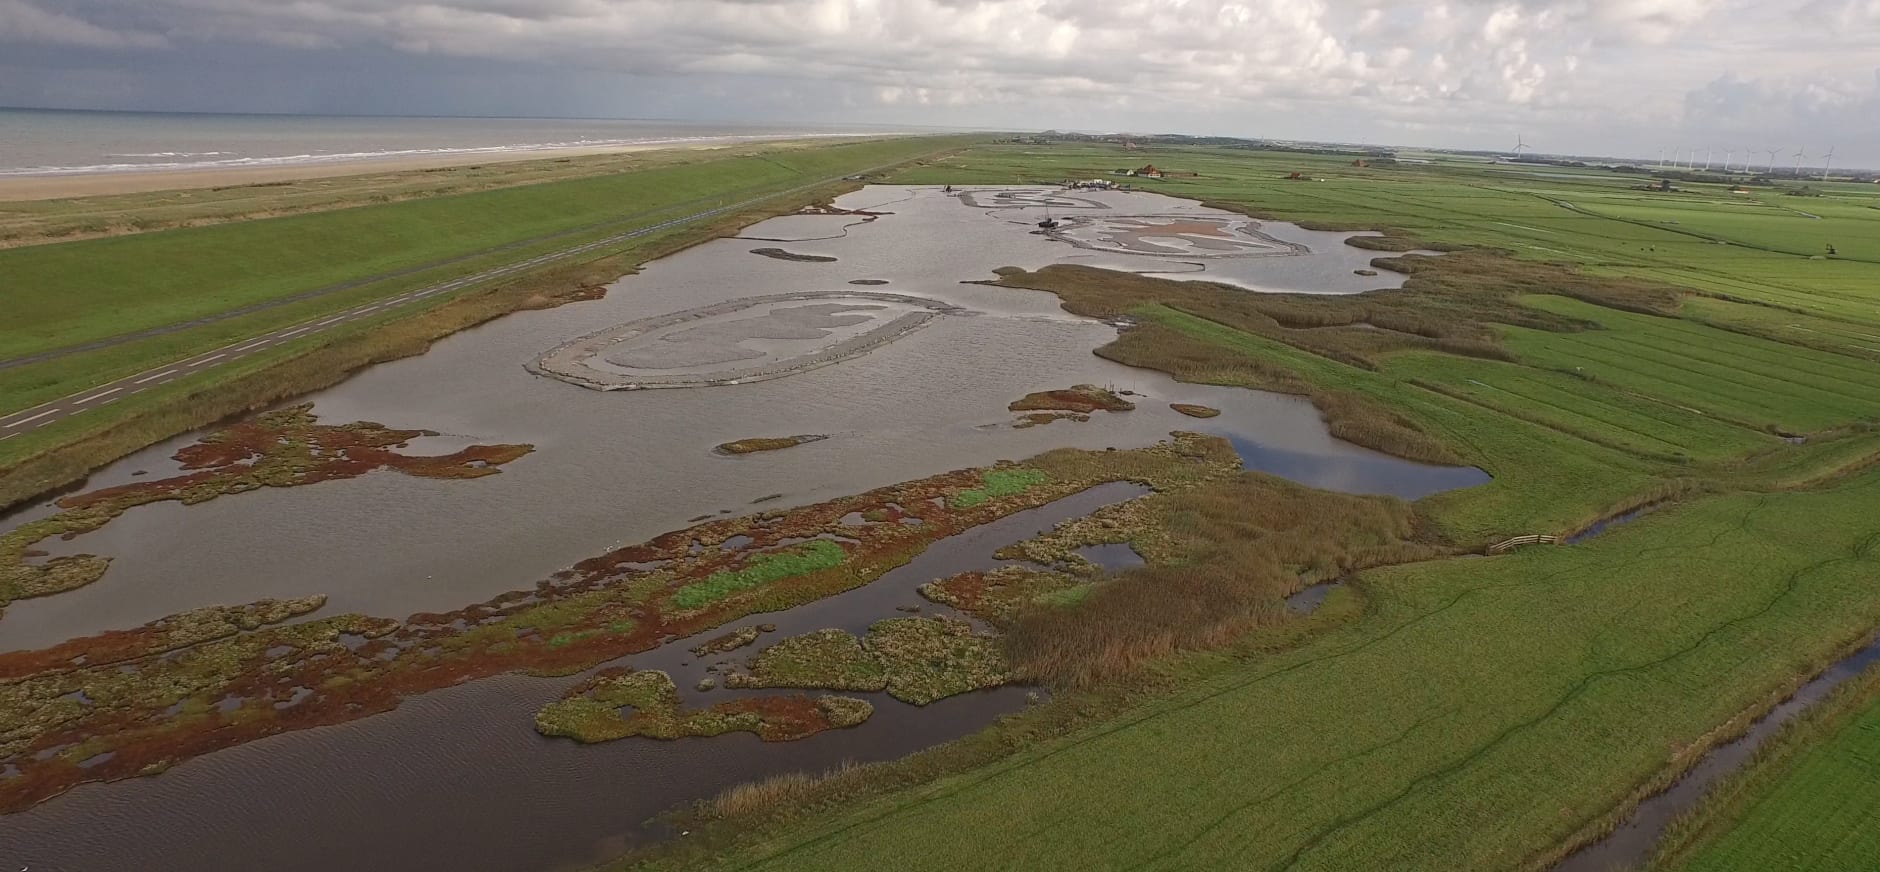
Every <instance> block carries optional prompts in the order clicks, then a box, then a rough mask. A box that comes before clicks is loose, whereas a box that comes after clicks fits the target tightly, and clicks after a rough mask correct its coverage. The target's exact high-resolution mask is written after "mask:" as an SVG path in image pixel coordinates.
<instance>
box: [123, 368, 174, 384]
mask: <svg viewBox="0 0 1880 872" xmlns="http://www.w3.org/2000/svg"><path fill="white" fill-rule="evenodd" d="M175 374H176V370H173V369H166V370H164V371H162V372H160V373H157V374H155V375H147V376H144V377H143V378H140V379H138V380H136V381H134V382H131V384H134V385H140V384H143V383H144V382H147V381H154V380H156V379H160V378H162V377H164V376H166V375H175Z"/></svg>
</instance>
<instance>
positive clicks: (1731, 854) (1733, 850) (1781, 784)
mask: <svg viewBox="0 0 1880 872" xmlns="http://www.w3.org/2000/svg"><path fill="white" fill-rule="evenodd" d="M1877 687H1880V672H1873V671H1870V672H1869V673H1868V674H1866V675H1864V676H1857V677H1856V678H1854V679H1853V680H1852V681H1851V682H1850V686H1849V687H1848V688H1846V690H1851V691H1853V692H1852V693H1846V692H1845V691H1844V692H1843V693H1840V694H1837V695H1836V696H1835V697H1831V698H1830V699H1829V700H1828V701H1827V702H1825V703H1823V704H1822V708H1823V709H1825V711H1823V712H1822V713H1821V714H1820V715H1816V714H1815V713H1810V714H1809V715H1807V716H1804V717H1803V719H1802V721H1801V723H1800V724H1798V725H1797V726H1796V727H1795V728H1794V729H1793V730H1791V731H1790V732H1789V733H1788V734H1787V735H1783V736H1779V737H1777V738H1776V739H1774V740H1772V744H1774V745H1775V746H1776V747H1775V750H1774V751H1773V752H1771V753H1772V754H1773V755H1774V756H1775V758H1776V759H1773V760H1771V759H1768V757H1767V755H1759V756H1764V759H1762V760H1759V761H1757V762H1756V763H1755V764H1753V765H1752V766H1751V768H1750V769H1749V771H1748V772H1747V773H1745V775H1746V776H1747V777H1746V779H1745V780H1744V782H1743V786H1744V789H1743V791H1742V792H1741V794H1740V795H1737V796H1733V797H1731V798H1730V800H1728V801H1724V802H1721V803H1716V804H1714V806H1713V807H1707V808H1705V809H1704V810H1703V811H1702V812H1700V813H1699V814H1697V815H1696V816H1695V819H1694V820H1693V821H1692V823H1698V824H1710V825H1712V826H1713V827H1714V828H1715V829H1716V832H1714V833H1713V834H1712V835H1713V838H1711V839H1710V840H1708V841H1700V842H1699V843H1698V844H1697V845H1696V846H1695V848H1694V849H1693V850H1691V851H1689V852H1688V853H1687V854H1685V855H1684V859H1682V860H1680V861H1674V862H1669V863H1662V864H1657V865H1654V866H1653V867H1652V868H1653V869H1677V870H1681V872H1761V870H1765V869H1784V870H1791V872H1841V870H1849V869H1874V868H1880V827H1875V826H1873V822H1874V821H1875V820H1880V693H1876V692H1875V690H1876V688H1877Z"/></svg>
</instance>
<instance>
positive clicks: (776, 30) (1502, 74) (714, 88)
mask: <svg viewBox="0 0 1880 872" xmlns="http://www.w3.org/2000/svg"><path fill="white" fill-rule="evenodd" d="M33 2H37V3H40V4H42V6H43V5H44V4H46V3H48V2H50V0H33ZM66 2H68V3H71V4H77V5H81V6H82V8H83V9H85V10H86V14H85V15H84V16H80V15H78V14H76V13H70V14H68V13H52V12H48V11H46V10H45V9H44V8H41V6H34V5H31V4H30V3H29V2H27V0H0V33H11V34H13V38H14V39H16V40H25V41H29V42H30V41H39V42H45V43H60V44H83V45H89V46H94V47H98V48H109V47H128V46H138V45H150V44H155V43H154V42H152V41H153V40H162V39H165V38H166V37H165V36H156V35H155V34H167V39H169V40H170V41H171V42H173V43H177V44H179V45H180V44H183V43H197V44H200V45H204V46H212V45H240V44H244V43H246V44H254V45H267V46H273V47H278V48H289V49H299V50H302V51H305V52H309V53H316V52H327V53H336V54H338V55H343V54H344V53H347V52H351V53H354V54H358V53H370V52H381V53H383V52H391V53H404V54H408V55H413V56H421V57H425V58H433V59H476V60H486V61H489V62H490V63H491V64H492V65H493V68H495V69H502V68H505V67H503V65H511V66H514V67H516V68H518V69H520V68H524V67H526V68H527V69H529V70H532V71H539V70H540V69H543V68H550V69H558V70H561V71H562V72H563V74H564V75H566V76H568V77H571V78H573V77H583V76H588V75H590V74H595V73H598V74H613V75H626V76H657V77H659V78H660V79H661V81H662V82H666V83H669V84H670V85H671V86H674V87H683V86H684V84H683V83H684V82H685V81H687V80H688V79H690V80H694V81H696V82H697V83H698V84H697V86H696V87H697V88H698V89H699V92H700V93H701V95H704V94H708V93H728V92H736V91H737V90H739V88H740V87H742V88H746V89H749V90H752V91H756V92H763V93H770V92H774V93H775V94H777V95H779V98H780V99H781V98H782V97H784V96H788V97H789V98H790V99H792V100H811V101H813V100H815V99H817V95H818V94H825V95H827V96H826V97H825V98H824V99H826V101H827V103H828V104H829V105H830V106H832V107H838V106H840V107H847V108H848V109H850V110H851V114H852V115H854V116H856V117H857V118H858V119H860V120H867V119H868V118H869V117H870V115H871V113H881V114H883V116H884V117H885V116H893V117H897V118H904V117H912V116H908V115H906V114H905V113H906V112H909V111H912V110H913V109H922V110H924V111H929V112H932V113H934V116H933V118H932V120H934V121H936V122H939V123H982V124H1006V125H1014V126H1029V127H1045V126H1059V127H1085V128H1089V127H1097V128H1105V127H1126V126H1134V125H1138V124H1142V123H1157V124H1163V125H1166V126H1170V127H1185V128H1187V129H1198V130H1205V131H1208V132H1241V133H1249V134H1260V133H1267V132H1272V133H1276V134H1278V135H1288V136H1309V135H1312V131H1311V130H1309V129H1306V128H1308V127H1311V126H1313V125H1316V124H1324V125H1325V127H1326V131H1327V132H1326V133H1324V134H1323V135H1325V136H1327V137H1330V136H1334V135H1350V133H1349V132H1350V131H1353V130H1365V129H1373V130H1376V131H1377V132H1378V133H1380V134H1381V133H1385V132H1388V131H1402V130H1417V131H1427V132H1428V134H1427V136H1428V140H1429V141H1432V142H1440V141H1443V139H1444V137H1445V131H1449V132H1450V135H1452V138H1453V135H1460V134H1468V135H1470V136H1477V135H1482V133H1483V132H1484V131H1494V134H1493V138H1494V139H1495V140H1496V141H1499V140H1500V139H1502V138H1504V136H1503V134H1505V133H1509V132H1512V131H1515V130H1517V129H1521V130H1526V131H1528V132H1530V133H1534V132H1536V131H1537V130H1539V131H1545V130H1548V129H1550V128H1551V129H1553V130H1556V131H1558V135H1557V136H1556V137H1554V139H1555V141H1556V142H1558V143H1559V145H1558V147H1560V148H1563V149H1564V148H1571V147H1582V148H1584V147H1587V145H1590V143H1588V144H1585V145H1582V144H1580V143H1583V142H1584V140H1585V138H1586V137H1587V135H1588V131H1589V130H1592V129H1598V128H1605V129H1609V130H1614V131H1623V130H1631V131H1632V133H1633V134H1634V135H1645V134H1648V133H1656V132H1662V131H1663V129H1664V127H1665V125H1666V124H1668V123H1685V124H1690V125H1699V126H1702V125H1708V124H1710V120H1711V119H1713V118H1717V117H1721V116H1722V115H1723V112H1722V109H1720V108H1717V107H1712V108H1704V107H1705V106H1707V105H1709V104H1705V103H1704V101H1705V100H1711V99H1713V98H1714V95H1709V92H1710V91H1711V90H1716V89H1721V90H1723V91H1729V90H1730V89H1731V88H1736V87H1738V86H1737V85H1736V84H1732V83H1740V82H1747V81H1751V80H1756V81H1762V82H1765V86H1766V87H1767V88H1768V89H1773V90H1771V91H1770V94H1779V95H1780V96H1769V95H1767V94H1765V95H1763V96H1759V97H1757V98H1756V99H1757V100H1758V101H1760V102H1759V104H1758V105H1761V106H1763V107H1764V108H1762V109H1761V110H1759V111H1758V112H1756V113H1747V114H1740V115H1733V116H1732V117H1733V118H1734V119H1735V120H1733V121H1731V122H1730V123H1731V124H1733V125H1747V124H1753V123H1755V119H1756V118H1758V117H1768V116H1769V115H1770V114H1772V113H1778V109H1777V108H1773V104H1780V110H1779V114H1781V115H1782V117H1784V118H1798V119H1804V121H1797V122H1796V123H1825V122H1823V120H1822V119H1824V118H1825V117H1827V116H1829V115H1831V114H1832V111H1833V109H1832V107H1837V106H1839V107H1845V106H1862V105H1866V104H1862V103H1861V102H1860V100H1861V99H1862V98H1861V97H1860V95H1861V94H1862V93H1866V92H1863V91H1862V90H1861V89H1862V88H1863V87H1866V88H1867V89H1868V91H1871V87H1870V86H1867V85H1862V84H1860V83H1862V82H1865V81H1866V80H1867V79H1870V78H1871V74H1872V64H1873V59H1872V49H1873V47H1874V45H1875V44H1877V43H1880V0H1778V2H1775V3H1770V2H1767V0H1431V2H1425V3H1418V4H1404V3H1387V2H1384V0H291V2H281V0H66ZM119 20H134V21H140V22H147V23H149V24H150V27H149V28H148V29H146V30H143V31H134V32H132V31H122V30H119V29H115V28H114V27H112V26H108V25H107V23H108V22H114V21H119ZM1730 76H1735V77H1737V78H1735V79H1729V78H1727V77H1730ZM731 80H736V81H737V82H741V83H742V84H741V85H732V84H729V82H730V81H731ZM1720 82H1721V83H1722V84H1717V83H1720ZM1850 83H1853V84H1850ZM1713 85H1714V86H1715V88H1713ZM1739 90H1740V88H1739ZM1733 93H1734V92H1733ZM1759 93H1760V92H1759ZM1687 95H1690V96H1687ZM1810 106H1813V107H1817V109H1815V110H1810V111H1803V109H1802V108H1798V107H1803V108H1806V107H1810ZM527 109H528V107H517V111H526V110H527ZM896 113H901V114H898V115H897V114H896ZM1354 118H1355V119H1365V120H1364V121H1363V122H1361V123H1360V122H1354V121H1352V120H1351V119H1354ZM1328 119H1330V120H1335V121H1336V123H1331V124H1326V122H1327V120H1328ZM1809 119H1812V120H1809ZM1875 123H1876V122H1874V121H1867V122H1866V124H1867V126H1866V128H1865V131H1866V132H1867V133H1870V134H1871V133H1873V132H1874V130H1873V125H1874V124H1875ZM1366 125H1369V126H1368V127H1367V126H1366ZM1841 126H1842V127H1845V128H1850V129H1851V130H1852V131H1853V133H1860V132H1861V128H1860V125H1859V124H1843V125H1841ZM1340 131H1344V133H1342V134H1341V133H1340Z"/></svg>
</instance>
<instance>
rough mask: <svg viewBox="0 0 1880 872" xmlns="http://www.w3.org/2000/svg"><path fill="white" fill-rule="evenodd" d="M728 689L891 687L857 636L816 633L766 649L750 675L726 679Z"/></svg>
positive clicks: (840, 633) (826, 631) (856, 688)
mask: <svg viewBox="0 0 1880 872" xmlns="http://www.w3.org/2000/svg"><path fill="white" fill-rule="evenodd" d="M725 686H726V687H813V688H819V689H822V690H868V691H874V690H882V689H885V688H886V687H887V686H888V672H887V669H886V668H885V667H884V666H883V665H882V663H881V659H880V658H879V657H876V656H875V654H874V653H873V652H871V651H869V650H868V649H867V648H865V647H863V646H862V640H860V639H857V638H855V636H854V635H852V634H850V633H846V632H843V631H842V630H817V631H815V632H813V633H805V634H804V635H801V636H793V637H791V638H788V639H785V640H783V641H781V642H778V643H777V644H775V645H772V646H770V647H768V648H765V649H764V650H763V651H762V652H760V653H759V654H758V655H757V657H756V658H755V660H753V661H752V663H751V671H750V673H748V674H745V673H734V674H732V675H730V676H727V677H726V679H725Z"/></svg>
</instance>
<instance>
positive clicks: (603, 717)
mask: <svg viewBox="0 0 1880 872" xmlns="http://www.w3.org/2000/svg"><path fill="white" fill-rule="evenodd" d="M874 711H875V709H874V706H873V705H871V704H869V702H868V701H867V700H860V699H851V698H843V697H825V698H823V699H812V698H810V697H807V696H794V697H754V698H749V699H738V700H732V701H729V702H723V703H719V704H718V705H715V706H712V707H711V708H706V709H689V710H688V709H686V708H684V707H683V706H681V705H680V702H679V690H678V688H677V687H675V686H674V685H673V683H672V676H670V675H668V674H666V673H664V672H660V671H657V670H640V671H635V670H624V669H622V670H609V671H606V672H602V673H600V674H598V675H596V676H594V677H593V678H592V679H589V680H588V681H586V682H583V683H582V684H580V685H577V686H575V687H574V688H572V689H570V690H569V691H568V694H567V696H565V697H564V698H562V699H559V700H556V701H555V702H552V703H549V704H548V705H546V706H543V707H542V708H541V709H540V710H539V711H537V712H536V714H535V729H536V731H537V732H540V733H541V734H542V735H545V736H558V737H566V738H570V739H574V740H575V741H577V742H584V743H592V742H608V741H613V740H615V739H624V738H627V737H629V736H645V737H647V738H652V739H680V738H685V737H689V736H720V735H724V734H725V733H733V732H747V733H755V734H757V736H758V738H761V739H763V740H764V741H766V742H787V741H793V740H796V739H801V738H805V737H808V736H812V735H815V734H816V733H820V732H822V731H824V730H829V729H838V728H842V727H852V726H855V725H857V724H860V723H862V722H864V721H866V720H868V718H869V717H870V716H871V715H873V714H874Z"/></svg>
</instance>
